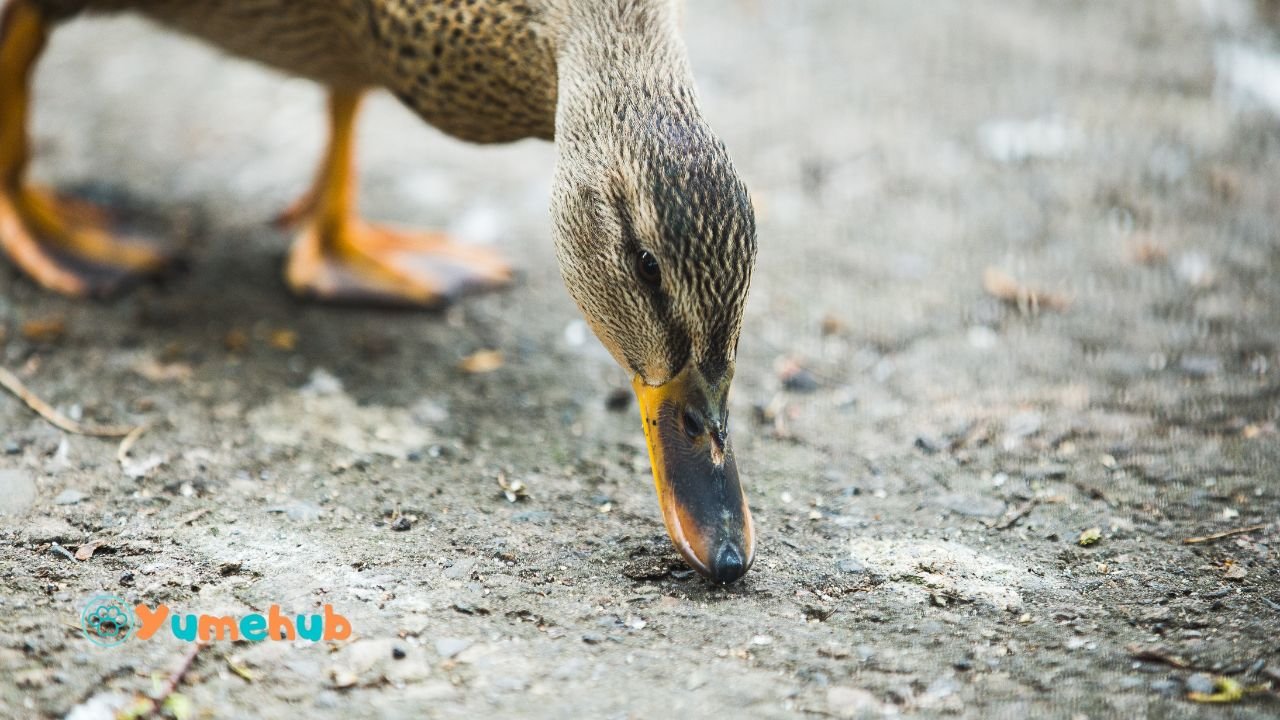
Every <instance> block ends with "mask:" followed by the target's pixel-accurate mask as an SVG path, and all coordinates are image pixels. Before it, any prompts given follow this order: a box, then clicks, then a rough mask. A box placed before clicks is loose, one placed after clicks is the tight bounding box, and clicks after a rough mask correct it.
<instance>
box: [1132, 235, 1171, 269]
mask: <svg viewBox="0 0 1280 720" xmlns="http://www.w3.org/2000/svg"><path fill="white" fill-rule="evenodd" d="M1168 259H1169V251H1168V250H1166V249H1165V247H1164V246H1163V245H1161V244H1160V243H1158V242H1156V241H1155V239H1153V238H1152V237H1151V236H1150V235H1147V234H1146V233H1143V234H1141V235H1138V236H1137V237H1135V238H1134V239H1133V241H1132V242H1130V243H1129V260H1130V262H1133V263H1135V264H1137V265H1161V264H1163V263H1164V262H1165V261H1166V260H1168Z"/></svg>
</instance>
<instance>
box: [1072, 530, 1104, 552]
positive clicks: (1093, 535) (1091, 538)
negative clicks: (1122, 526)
mask: <svg viewBox="0 0 1280 720" xmlns="http://www.w3.org/2000/svg"><path fill="white" fill-rule="evenodd" d="M1101 539H1102V528H1096V527H1091V528H1089V529H1088V530H1085V531H1084V532H1082V533H1080V539H1079V541H1078V542H1079V543H1080V546H1081V547H1088V546H1090V545H1093V544H1094V543H1096V542H1098V541H1099V540H1101Z"/></svg>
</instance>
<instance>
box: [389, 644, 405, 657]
mask: <svg viewBox="0 0 1280 720" xmlns="http://www.w3.org/2000/svg"><path fill="white" fill-rule="evenodd" d="M407 656H408V653H406V652H405V651H404V648H402V647H400V646H399V645H397V646H395V647H393V648H391V657H392V658H394V659H396V660H403V659H405V657H407Z"/></svg>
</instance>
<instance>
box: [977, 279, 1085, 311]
mask: <svg viewBox="0 0 1280 720" xmlns="http://www.w3.org/2000/svg"><path fill="white" fill-rule="evenodd" d="M982 289H983V290H985V291H986V292H987V294H988V295H990V296H992V297H994V298H996V299H997V300H1001V301H1003V302H1005V303H1008V304H1009V305H1013V306H1014V307H1016V308H1017V309H1018V311H1019V312H1021V313H1023V314H1032V315H1034V314H1035V313H1038V312H1040V310H1041V309H1042V308H1043V309H1045V310H1054V311H1058V312H1062V311H1065V310H1066V309H1067V308H1069V307H1071V299H1070V298H1068V297H1066V296H1063V295H1058V294H1055V293H1049V292H1045V291H1043V290H1033V289H1031V288H1029V287H1027V286H1025V285H1023V284H1021V283H1019V282H1018V281H1017V280H1015V279H1014V278H1013V277H1012V276H1011V275H1009V274H1007V273H1005V272H1004V271H1003V270H1000V269H999V268H996V267H988V268H987V269H986V270H985V271H983V273H982Z"/></svg>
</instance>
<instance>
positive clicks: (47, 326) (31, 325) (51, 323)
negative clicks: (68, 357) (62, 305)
mask: <svg viewBox="0 0 1280 720" xmlns="http://www.w3.org/2000/svg"><path fill="white" fill-rule="evenodd" d="M66 334H67V321H66V320H65V319H64V318H62V317H47V318H39V319H37V320H28V321H26V322H24V323H22V337H24V338H26V339H27V340H30V341H31V342H38V343H55V342H58V341H59V340H61V339H62V337H63V336H64V335H66Z"/></svg>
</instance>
